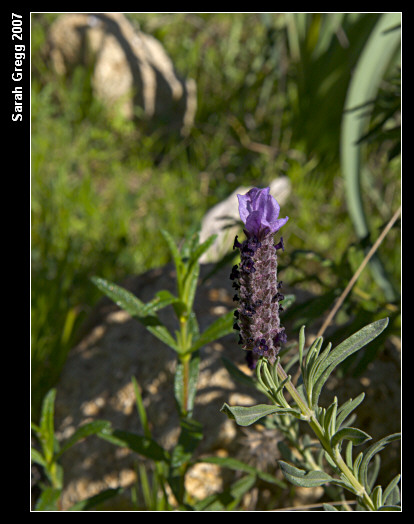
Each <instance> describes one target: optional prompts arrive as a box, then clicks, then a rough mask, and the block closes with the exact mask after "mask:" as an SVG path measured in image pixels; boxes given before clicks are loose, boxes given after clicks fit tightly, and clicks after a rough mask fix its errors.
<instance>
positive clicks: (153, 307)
mask: <svg viewBox="0 0 414 524" xmlns="http://www.w3.org/2000/svg"><path fill="white" fill-rule="evenodd" d="M176 302H180V300H179V299H178V298H177V297H176V296H174V295H173V294H172V293H170V292H169V291H167V290H162V291H158V293H156V294H155V297H154V298H153V299H152V300H151V301H150V302H147V303H146V304H145V306H144V310H143V312H142V316H146V315H151V314H153V313H155V312H156V311H158V310H159V309H163V308H165V307H167V306H169V305H170V304H175V303H176Z"/></svg>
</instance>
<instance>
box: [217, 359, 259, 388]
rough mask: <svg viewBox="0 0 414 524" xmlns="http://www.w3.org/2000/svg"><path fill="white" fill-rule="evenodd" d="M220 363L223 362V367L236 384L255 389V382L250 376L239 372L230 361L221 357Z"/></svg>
mask: <svg viewBox="0 0 414 524" xmlns="http://www.w3.org/2000/svg"><path fill="white" fill-rule="evenodd" d="M221 361H222V362H223V365H224V367H225V368H226V369H227V371H228V372H229V374H230V375H231V377H232V378H234V379H235V380H237V382H240V384H244V385H245V386H250V387H252V388H255V389H257V386H258V385H257V383H256V381H255V380H253V378H252V377H251V376H249V375H247V374H246V373H244V372H243V371H241V370H240V369H239V368H238V367H237V366H236V365H235V364H234V363H233V362H232V361H231V360H230V359H228V358H227V357H221Z"/></svg>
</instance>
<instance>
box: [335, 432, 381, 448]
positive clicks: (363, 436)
mask: <svg viewBox="0 0 414 524" xmlns="http://www.w3.org/2000/svg"><path fill="white" fill-rule="evenodd" d="M371 438H372V437H370V436H369V435H368V434H367V433H365V431H362V430H361V429H358V428H351V427H346V428H342V429H339V430H338V431H337V432H336V433H335V435H333V437H332V438H331V446H332V447H335V446H337V445H338V444H339V443H340V442H342V441H343V440H344V439H346V440H350V441H351V442H352V444H353V445H354V446H359V445H361V444H364V443H365V442H367V441H368V440H371Z"/></svg>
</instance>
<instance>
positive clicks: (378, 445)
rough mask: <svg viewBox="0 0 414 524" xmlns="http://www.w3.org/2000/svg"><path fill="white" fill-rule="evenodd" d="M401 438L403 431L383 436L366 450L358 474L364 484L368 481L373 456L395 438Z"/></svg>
mask: <svg viewBox="0 0 414 524" xmlns="http://www.w3.org/2000/svg"><path fill="white" fill-rule="evenodd" d="M400 438H401V433H393V434H391V435H388V436H386V437H384V438H382V439H381V440H378V441H377V442H375V443H374V444H372V445H371V446H370V447H369V448H368V449H366V450H365V451H364V453H363V457H362V461H361V465H360V467H359V474H358V476H359V480H360V482H361V483H362V484H363V485H364V486H366V485H367V483H368V464H369V463H370V461H371V459H372V457H374V455H376V454H377V453H379V452H380V451H381V450H383V449H384V448H385V446H387V445H388V444H390V443H391V442H394V441H395V440H399V439H400Z"/></svg>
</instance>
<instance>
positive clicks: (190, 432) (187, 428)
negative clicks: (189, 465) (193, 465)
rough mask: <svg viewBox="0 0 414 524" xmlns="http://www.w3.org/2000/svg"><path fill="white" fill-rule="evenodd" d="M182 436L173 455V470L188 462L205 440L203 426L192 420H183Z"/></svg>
mask: <svg viewBox="0 0 414 524" xmlns="http://www.w3.org/2000/svg"><path fill="white" fill-rule="evenodd" d="M180 428H181V432H180V436H179V438H178V442H177V445H176V446H175V447H174V449H173V451H172V455H171V468H178V467H179V466H181V465H182V464H184V463H186V462H188V461H189V460H190V459H191V458H192V456H193V453H194V451H195V449H196V448H197V446H198V444H199V442H200V441H201V440H202V438H203V426H202V424H200V422H198V421H197V420H194V419H192V418H185V419H181V421H180Z"/></svg>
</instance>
